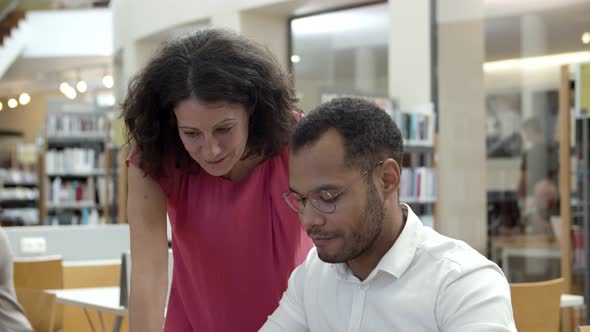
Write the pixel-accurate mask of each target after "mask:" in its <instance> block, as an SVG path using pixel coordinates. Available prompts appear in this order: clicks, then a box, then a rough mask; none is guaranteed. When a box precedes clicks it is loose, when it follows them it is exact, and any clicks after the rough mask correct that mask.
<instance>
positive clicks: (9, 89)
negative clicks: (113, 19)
mask: <svg viewBox="0 0 590 332" xmlns="http://www.w3.org/2000/svg"><path fill="white" fill-rule="evenodd" d="M106 73H108V74H112V57H110V56H96V57H66V58H19V59H17V60H16V61H15V62H14V63H13V64H12V66H11V67H10V68H9V69H8V71H7V72H6V73H5V74H4V76H3V77H2V79H1V80H0V97H7V96H10V95H14V94H19V93H21V92H23V91H26V92H28V93H31V92H32V93H34V92H46V91H57V89H58V86H59V83H60V82H62V81H64V80H69V81H73V80H76V79H77V78H78V76H79V77H80V78H81V79H83V80H85V81H86V83H87V85H88V87H89V89H92V88H98V87H100V86H101V84H102V83H101V82H102V77H103V76H104V75H105V74H106Z"/></svg>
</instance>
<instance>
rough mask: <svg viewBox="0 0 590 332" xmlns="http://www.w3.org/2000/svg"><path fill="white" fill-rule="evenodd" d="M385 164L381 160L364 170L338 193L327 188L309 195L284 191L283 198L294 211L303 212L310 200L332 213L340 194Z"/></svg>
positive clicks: (327, 212)
mask: <svg viewBox="0 0 590 332" xmlns="http://www.w3.org/2000/svg"><path fill="white" fill-rule="evenodd" d="M381 164H383V161H380V162H379V163H377V164H376V165H375V166H373V167H371V168H369V169H368V170H366V171H364V172H363V173H362V174H361V175H360V176H359V177H358V178H356V179H355V180H353V181H352V182H351V183H349V184H348V185H347V186H346V187H344V189H342V190H341V191H340V192H338V193H336V194H330V193H329V192H328V191H326V190H322V189H320V190H314V191H312V192H310V193H308V194H307V195H300V194H298V193H295V192H292V191H288V192H285V193H283V200H284V201H285V202H286V203H287V205H289V207H290V208H291V209H293V211H295V212H297V213H299V214H302V213H303V209H305V203H306V202H307V201H309V202H310V203H311V206H313V207H314V208H315V209H316V210H318V211H320V212H322V213H326V214H331V213H334V211H336V199H337V198H338V196H340V195H342V194H343V193H344V192H345V191H346V190H348V189H349V188H350V187H351V186H352V185H353V184H355V183H356V182H357V181H358V180H360V179H362V178H364V177H365V176H366V175H367V174H369V173H370V172H371V171H372V170H373V169H375V168H376V167H377V166H380V165H381Z"/></svg>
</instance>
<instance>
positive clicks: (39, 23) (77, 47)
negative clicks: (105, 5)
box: [22, 9, 113, 58]
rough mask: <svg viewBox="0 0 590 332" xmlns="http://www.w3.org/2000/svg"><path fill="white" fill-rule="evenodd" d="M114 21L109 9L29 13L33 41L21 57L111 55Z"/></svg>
mask: <svg viewBox="0 0 590 332" xmlns="http://www.w3.org/2000/svg"><path fill="white" fill-rule="evenodd" d="M112 21H113V16H112V12H111V10H110V9H92V10H61V11H31V12H28V13H27V19H26V22H27V25H28V28H29V30H30V40H29V41H28V43H27V46H26V47H25V50H24V52H23V55H22V56H23V57H25V58H32V57H37V58H39V57H66V56H97V55H99V56H100V55H102V56H108V55H112V54H113V31H112V29H113V24H112Z"/></svg>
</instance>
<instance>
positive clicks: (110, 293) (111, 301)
mask: <svg viewBox="0 0 590 332" xmlns="http://www.w3.org/2000/svg"><path fill="white" fill-rule="evenodd" d="M46 292H48V293H51V294H55V297H56V302H57V303H60V304H66V305H70V306H74V307H79V308H85V309H90V310H96V311H99V312H102V313H109V314H114V315H117V316H125V317H126V316H127V315H128V312H127V308H125V307H122V306H120V305H119V287H100V288H72V289H58V290H48V291H46Z"/></svg>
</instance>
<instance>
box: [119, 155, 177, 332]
mask: <svg viewBox="0 0 590 332" xmlns="http://www.w3.org/2000/svg"><path fill="white" fill-rule="evenodd" d="M127 197H128V198H127V218H128V220H129V227H130V232H131V260H132V268H131V294H130V299H129V328H130V331H131V332H149V331H162V329H163V326H164V306H165V301H166V292H167V289H168V240H167V236H166V195H165V194H164V192H163V191H162V189H161V188H160V186H159V185H158V184H157V183H156V182H155V181H154V180H152V179H151V178H150V177H148V176H144V172H143V171H142V170H141V169H139V168H137V167H136V166H135V165H133V164H130V165H129V175H128V196H127Z"/></svg>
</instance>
